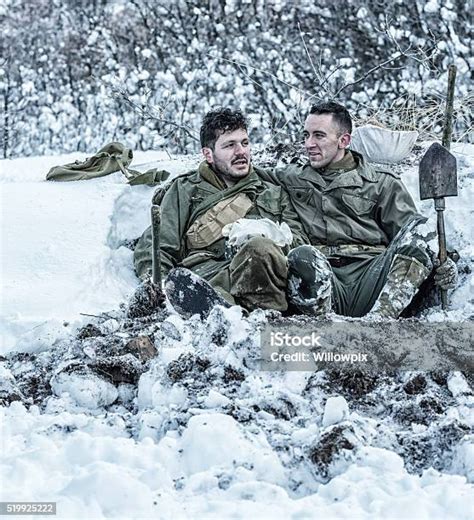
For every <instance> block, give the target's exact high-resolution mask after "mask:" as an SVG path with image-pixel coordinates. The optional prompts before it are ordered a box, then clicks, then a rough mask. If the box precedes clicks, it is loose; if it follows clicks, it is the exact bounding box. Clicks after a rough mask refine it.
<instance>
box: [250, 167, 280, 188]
mask: <svg viewBox="0 0 474 520" xmlns="http://www.w3.org/2000/svg"><path fill="white" fill-rule="evenodd" d="M254 169H255V172H256V174H257V175H258V176H259V177H260V178H261V179H262V181H265V182H271V183H272V184H276V185H277V186H279V185H280V179H279V177H278V174H277V170H275V169H273V168H260V167H258V168H257V167H255V168H254Z"/></svg>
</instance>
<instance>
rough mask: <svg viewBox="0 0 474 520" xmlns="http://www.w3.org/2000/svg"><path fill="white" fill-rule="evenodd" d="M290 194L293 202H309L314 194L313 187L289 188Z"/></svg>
mask: <svg viewBox="0 0 474 520" xmlns="http://www.w3.org/2000/svg"><path fill="white" fill-rule="evenodd" d="M288 194H289V195H290V199H291V202H293V203H300V204H308V203H309V201H310V199H311V196H312V192H311V188H309V189H308V188H288Z"/></svg>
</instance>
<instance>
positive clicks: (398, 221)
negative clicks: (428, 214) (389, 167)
mask: <svg viewBox="0 0 474 520" xmlns="http://www.w3.org/2000/svg"><path fill="white" fill-rule="evenodd" d="M379 175H380V181H379V183H380V192H379V199H378V205H377V218H378V220H379V224H380V226H381V227H382V229H383V230H384V232H385V233H386V234H387V236H388V238H389V239H390V240H392V239H393V238H394V237H395V235H396V234H397V233H398V232H399V231H400V229H401V228H402V227H403V226H404V225H406V224H407V223H408V222H409V221H410V220H411V219H412V218H413V217H414V216H415V215H417V214H418V210H417V208H416V205H415V202H414V201H413V198H412V197H411V195H410V193H409V192H408V190H407V188H406V186H405V184H404V183H403V180H402V179H401V178H400V175H398V174H396V173H393V172H391V171H385V170H382V171H381V172H379Z"/></svg>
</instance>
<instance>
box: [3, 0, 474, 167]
mask: <svg viewBox="0 0 474 520" xmlns="http://www.w3.org/2000/svg"><path fill="white" fill-rule="evenodd" d="M469 4H470V2H469V0H465V1H464V0H447V1H442V0H429V1H426V0H414V1H410V2H407V1H404V0H394V1H383V0H374V1H371V0H346V1H344V2H342V1H335V0H318V1H314V0H300V1H298V2H295V1H294V0H177V1H173V2H171V1H167V0H82V1H81V0H2V2H1V3H0V21H1V26H2V32H1V55H2V57H1V61H0V92H1V103H2V105H3V106H2V116H1V117H2V121H1V128H2V130H1V132H2V135H1V143H2V151H1V153H2V156H3V157H5V158H7V157H16V156H30V155H42V154H51V153H66V152H73V151H87V152H90V153H91V152H93V151H96V150H97V149H99V148H100V147H102V146H103V145H104V144H105V143H106V142H107V141H112V140H118V141H123V142H125V143H127V144H128V145H129V146H131V147H132V148H135V149H138V150H150V149H166V150H167V151H169V152H184V151H187V152H192V151H195V150H196V149H197V142H196V140H195V136H196V134H197V129H198V128H199V124H200V121H201V119H202V116H203V115H204V113H205V112H206V111H208V110H209V109H210V108H212V107H214V106H216V105H224V106H234V107H240V108H241V109H243V110H244V111H245V112H246V113H247V114H249V115H250V116H251V119H252V123H253V126H254V128H253V140H254V142H260V143H266V144H269V142H270V141H271V142H275V141H277V142H284V141H288V140H295V139H297V137H298V132H299V130H300V128H301V119H302V117H303V115H304V113H305V111H306V109H307V107H308V105H309V104H310V103H311V102H314V101H315V100H317V99H327V98H333V99H336V100H338V101H340V102H342V103H345V104H347V106H348V107H349V108H350V109H351V110H352V111H353V112H354V113H355V114H357V117H358V118H359V119H360V120H363V121H370V122H378V123H381V124H384V125H387V126H389V127H390V128H394V129H414V128H416V129H418V130H419V131H420V132H421V135H422V137H423V136H425V137H437V138H439V136H440V133H441V128H442V115H443V109H444V106H443V104H444V98H445V91H446V81H447V69H448V66H449V64H451V63H454V64H456V65H457V67H458V79H457V90H456V102H455V125H454V136H453V137H454V140H463V141H466V140H469V139H470V140H472V132H471V135H470V136H469V131H470V129H471V128H472V116H471V114H472V100H473V96H472V93H469V84H470V81H472V77H471V70H472V59H473V58H472V54H473V53H472V47H473V44H472V25H471V18H470V16H469ZM471 6H472V4H471Z"/></svg>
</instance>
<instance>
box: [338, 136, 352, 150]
mask: <svg viewBox="0 0 474 520" xmlns="http://www.w3.org/2000/svg"><path fill="white" fill-rule="evenodd" d="M351 139H352V137H351V134H348V133H345V134H342V135H341V137H339V148H347V147H348V146H349V144H350V142H351Z"/></svg>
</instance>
